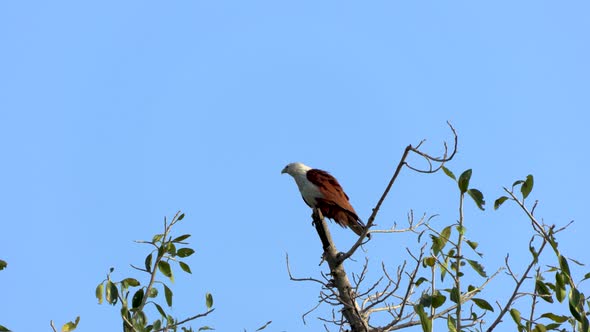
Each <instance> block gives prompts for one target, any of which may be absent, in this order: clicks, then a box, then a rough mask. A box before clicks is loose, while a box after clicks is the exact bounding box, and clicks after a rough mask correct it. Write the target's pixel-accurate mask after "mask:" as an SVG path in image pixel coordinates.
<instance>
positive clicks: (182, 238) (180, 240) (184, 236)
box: [172, 234, 191, 242]
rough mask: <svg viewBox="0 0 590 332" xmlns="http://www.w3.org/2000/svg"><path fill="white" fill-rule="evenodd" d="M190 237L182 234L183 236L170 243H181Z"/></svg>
mask: <svg viewBox="0 0 590 332" xmlns="http://www.w3.org/2000/svg"><path fill="white" fill-rule="evenodd" d="M190 236H191V235H190V234H184V235H181V236H179V237H177V238H176V239H174V240H172V242H182V241H184V240H186V239H188V238H189V237H190Z"/></svg>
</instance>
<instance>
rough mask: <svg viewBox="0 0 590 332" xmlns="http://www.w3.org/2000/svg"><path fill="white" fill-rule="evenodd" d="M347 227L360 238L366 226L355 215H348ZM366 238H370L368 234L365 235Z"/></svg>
mask: <svg viewBox="0 0 590 332" xmlns="http://www.w3.org/2000/svg"><path fill="white" fill-rule="evenodd" d="M348 227H350V229H352V231H353V232H355V233H356V235H358V236H361V235H362V234H363V232H364V231H365V229H366V228H367V226H365V224H364V223H363V221H362V220H361V219H360V218H359V217H358V216H357V215H350V214H349V215H348ZM367 237H368V238H370V237H371V236H370V234H367Z"/></svg>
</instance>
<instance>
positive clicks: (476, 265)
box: [467, 259, 488, 278]
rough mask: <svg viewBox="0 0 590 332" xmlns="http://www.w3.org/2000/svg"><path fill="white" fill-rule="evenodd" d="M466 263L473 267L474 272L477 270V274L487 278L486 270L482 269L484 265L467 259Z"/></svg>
mask: <svg viewBox="0 0 590 332" xmlns="http://www.w3.org/2000/svg"><path fill="white" fill-rule="evenodd" d="M467 263H469V265H471V267H472V268H473V270H475V272H477V274H479V275H480V276H482V277H484V278H487V277H488V275H487V274H486V271H485V270H484V267H483V266H482V265H481V264H479V262H477V261H474V260H471V259H468V260H467Z"/></svg>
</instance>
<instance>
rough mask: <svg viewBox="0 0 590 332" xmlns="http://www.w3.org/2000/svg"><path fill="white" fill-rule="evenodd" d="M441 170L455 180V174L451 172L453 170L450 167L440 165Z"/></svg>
mask: <svg viewBox="0 0 590 332" xmlns="http://www.w3.org/2000/svg"><path fill="white" fill-rule="evenodd" d="M442 170H443V172H445V174H446V175H447V176H448V177H450V178H451V179H453V180H455V181H457V178H455V174H453V172H451V170H450V169H448V168H446V167H444V166H443V167H442Z"/></svg>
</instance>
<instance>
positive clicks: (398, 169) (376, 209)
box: [340, 121, 458, 261]
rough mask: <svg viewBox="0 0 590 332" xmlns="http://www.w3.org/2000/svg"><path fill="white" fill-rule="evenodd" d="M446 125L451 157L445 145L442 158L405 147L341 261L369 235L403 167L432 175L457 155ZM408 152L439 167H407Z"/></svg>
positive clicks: (455, 134)
mask: <svg viewBox="0 0 590 332" xmlns="http://www.w3.org/2000/svg"><path fill="white" fill-rule="evenodd" d="M447 124H448V125H449V127H450V128H451V131H452V132H453V136H454V142H455V143H454V147H453V151H452V153H451V155H450V156H447V153H448V148H447V144H446V143H444V148H445V152H444V154H443V156H442V157H432V156H430V155H429V154H426V153H424V152H422V151H420V150H419V149H418V148H417V147H413V146H412V145H408V146H407V147H406V149H405V150H404V153H403V154H402V157H401V159H400V161H399V163H398V164H397V167H396V168H395V171H394V173H393V176H392V177H391V180H389V183H388V184H387V187H386V188H385V190H384V191H383V194H382V195H381V198H379V201H378V202H377V205H375V207H374V208H373V212H372V213H371V216H370V217H369V219H368V220H367V227H365V230H364V232H363V233H362V234H361V236H360V237H359V239H358V240H357V241H356V243H355V244H353V245H352V247H351V248H350V249H349V250H348V251H347V252H346V253H344V254H343V255H341V256H340V260H341V261H344V260H345V259H347V258H349V257H350V256H352V255H353V254H354V252H355V251H356V250H357V249H358V248H359V247H360V246H361V245H362V244H363V243H364V239H365V237H366V236H367V234H369V229H370V228H371V227H372V226H373V223H374V221H375V218H376V217H377V213H378V212H379V209H380V208H381V205H382V204H383V202H384V201H385V198H386V197H387V194H389V191H390V190H391V187H392V186H393V183H394V182H395V180H396V179H397V176H398V175H399V173H400V172H401V170H402V168H403V166H404V165H405V166H407V167H408V168H410V169H412V170H414V171H418V172H420V173H434V172H436V171H438V170H439V169H441V168H442V166H443V165H444V164H445V163H446V162H448V161H449V160H451V159H452V158H453V157H454V156H455V154H456V153H457V143H458V137H457V132H456V131H455V128H453V126H452V125H451V124H450V123H449V122H448V121H447ZM422 142H423V141H422ZM422 142H420V144H418V147H419V146H420V145H421V144H422ZM410 152H414V153H416V154H418V155H420V156H422V157H424V158H426V160H428V161H429V163H430V161H434V162H437V163H440V165H439V166H438V167H436V168H432V164H430V168H429V170H419V169H416V168H413V167H411V166H410V165H408V163H406V158H407V157H408V154H409V153H410Z"/></svg>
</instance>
